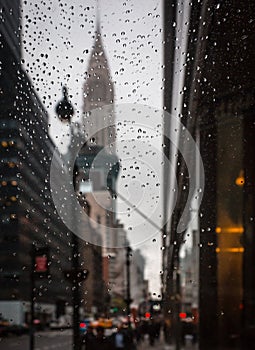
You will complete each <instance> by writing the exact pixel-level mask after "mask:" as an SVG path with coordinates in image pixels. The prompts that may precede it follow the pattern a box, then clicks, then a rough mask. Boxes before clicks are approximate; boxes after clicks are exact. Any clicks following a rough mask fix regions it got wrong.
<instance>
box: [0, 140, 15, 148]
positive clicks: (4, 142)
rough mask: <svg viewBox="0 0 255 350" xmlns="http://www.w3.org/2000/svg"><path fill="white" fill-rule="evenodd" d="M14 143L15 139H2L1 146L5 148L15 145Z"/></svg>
mask: <svg viewBox="0 0 255 350" xmlns="http://www.w3.org/2000/svg"><path fill="white" fill-rule="evenodd" d="M14 145H15V142H14V141H13V140H11V141H8V140H3V141H1V146H2V147H3V148H8V147H13V146H14Z"/></svg>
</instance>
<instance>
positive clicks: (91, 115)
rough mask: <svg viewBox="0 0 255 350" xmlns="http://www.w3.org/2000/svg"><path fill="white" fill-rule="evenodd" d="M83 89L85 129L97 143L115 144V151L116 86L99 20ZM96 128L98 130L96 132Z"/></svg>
mask: <svg viewBox="0 0 255 350" xmlns="http://www.w3.org/2000/svg"><path fill="white" fill-rule="evenodd" d="M83 92H84V100H83V102H84V105H83V111H84V128H85V132H86V133H88V134H89V135H90V139H93V140H91V141H93V143H94V144H96V145H99V146H103V147H110V146H111V150H112V151H114V149H115V146H114V142H115V141H116V140H115V137H116V131H115V125H114V123H115V112H114V86H113V82H112V79H111V76H110V68H109V64H108V60H107V57H106V53H105V50H104V46H103V40H102V34H101V31H100V28H99V23H97V28H96V32H95V41H94V45H93V49H92V52H91V55H90V60H89V64H88V69H87V75H86V81H85V84H84V90H83ZM108 126H109V127H108ZM93 130H97V133H96V134H95V135H93Z"/></svg>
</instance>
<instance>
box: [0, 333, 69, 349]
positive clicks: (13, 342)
mask: <svg viewBox="0 0 255 350" xmlns="http://www.w3.org/2000/svg"><path fill="white" fill-rule="evenodd" d="M71 348H72V331H71V330H64V331H47V332H38V333H36V334H35V350H50V349H61V350H71ZM0 349H1V350H9V349H10V350H21V349H22V350H29V336H28V335H22V336H20V337H7V338H0Z"/></svg>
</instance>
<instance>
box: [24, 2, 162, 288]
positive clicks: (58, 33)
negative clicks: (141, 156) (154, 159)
mask: <svg viewBox="0 0 255 350" xmlns="http://www.w3.org/2000/svg"><path fill="white" fill-rule="evenodd" d="M99 9H100V27H101V33H102V38H103V44H104V48H105V52H106V55H107V58H108V62H109V66H110V70H111V75H112V79H113V81H114V84H115V102H116V103H118V104H120V103H139V104H146V105H149V106H153V107H156V108H157V109H161V108H162V48H163V44H162V40H163V38H162V1H160V0H141V1H135V0H131V1H128V0H126V1H118V0H109V1H102V0H101V2H100V3H99ZM95 23H96V1H92V0H88V1H83V0H72V1H69V0H66V1H62V0H61V1H57V0H52V1H45V2H43V1H42V0H30V1H29V0H28V1H27V2H26V3H24V5H23V49H24V60H25V67H26V69H27V71H28V73H29V75H30V77H31V78H32V80H33V83H34V86H35V87H36V88H37V89H38V94H39V96H40V97H41V99H42V101H43V103H44V105H45V107H46V108H47V110H48V112H49V115H50V121H49V122H50V134H51V136H52V137H53V139H54V140H55V141H56V144H57V145H58V146H60V147H61V142H62V141H63V137H62V135H64V134H66V133H67V130H68V129H67V126H63V125H62V124H61V123H60V122H59V121H58V119H57V117H56V115H55V111H54V108H55V105H56V103H57V101H58V100H59V99H60V98H61V84H62V83H64V84H66V85H67V86H68V88H69V94H70V95H72V98H71V100H72V103H73V104H74V106H75V110H76V117H75V118H76V120H80V116H81V112H82V88H83V84H84V82H85V72H86V69H87V64H88V58H89V56H90V52H91V48H92V45H93V41H94V39H93V36H94V30H95ZM155 124H156V120H155ZM60 140H61V141H60ZM160 142H161V140H160V139H158V143H159V144H160ZM64 143H65V142H64ZM62 149H64V146H63V147H62ZM159 164H160V163H159ZM159 174H160V172H159ZM121 220H122V221H123V222H124V223H125V221H126V220H125V217H121ZM158 224H160V222H158ZM130 239H131V241H132V237H130ZM160 245H161V242H160V240H159V239H158V238H157V241H156V242H152V240H150V241H149V242H147V243H146V244H144V245H142V246H140V247H139V248H140V249H141V251H142V253H143V254H144V256H145V258H146V261H147V265H146V277H147V278H148V279H149V281H150V289H151V291H152V292H154V291H155V292H156V293H158V292H159V277H158V275H159V271H160V269H161V266H160V264H161V250H160Z"/></svg>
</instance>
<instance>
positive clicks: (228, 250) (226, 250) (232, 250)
mask: <svg viewBox="0 0 255 350" xmlns="http://www.w3.org/2000/svg"><path fill="white" fill-rule="evenodd" d="M215 251H216V253H243V252H244V248H242V247H240V248H216V249H215Z"/></svg>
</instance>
